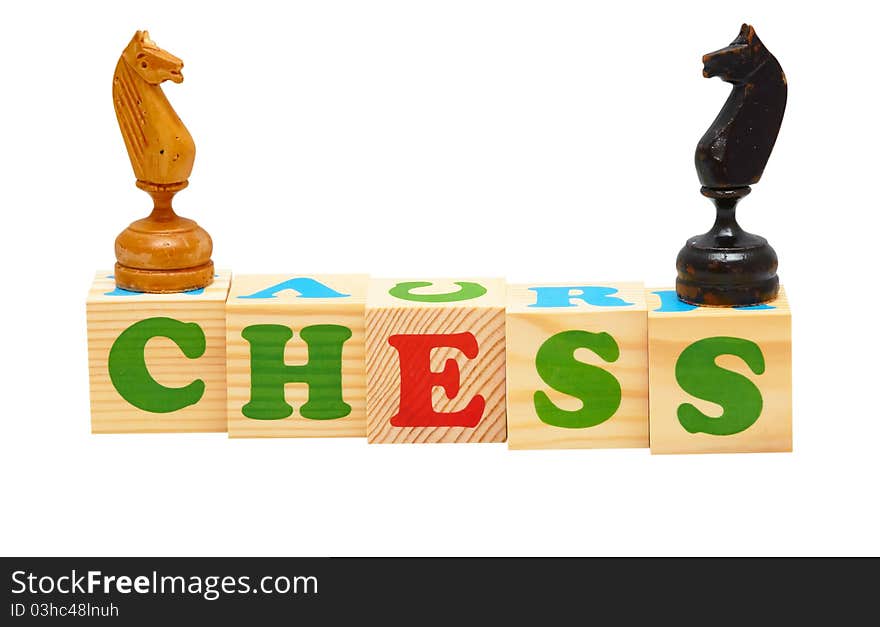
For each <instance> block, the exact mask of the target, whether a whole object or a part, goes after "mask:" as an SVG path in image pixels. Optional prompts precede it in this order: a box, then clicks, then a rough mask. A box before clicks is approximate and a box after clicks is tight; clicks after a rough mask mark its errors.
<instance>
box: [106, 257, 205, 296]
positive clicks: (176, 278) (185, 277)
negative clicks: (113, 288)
mask: <svg viewBox="0 0 880 627" xmlns="http://www.w3.org/2000/svg"><path fill="white" fill-rule="evenodd" d="M114 276H115V277H116V285H117V286H118V287H120V288H121V289H124V290H129V291H132V292H148V293H151V294H173V293H176V292H189V291H190V290H196V289H199V288H201V287H207V286H208V285H210V284H211V283H212V282H213V280H214V262H212V261H209V262H208V263H206V264H204V265H201V266H198V267H195V268H183V269H180V270H144V269H141V268H129V267H127V266H123V265H122V264H120V263H117V264H116V268H115V270H114Z"/></svg>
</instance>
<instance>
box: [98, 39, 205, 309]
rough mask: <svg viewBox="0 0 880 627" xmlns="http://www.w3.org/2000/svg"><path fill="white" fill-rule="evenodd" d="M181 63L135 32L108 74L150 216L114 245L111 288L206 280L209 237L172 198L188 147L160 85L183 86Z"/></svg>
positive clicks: (186, 285) (147, 288) (189, 158)
mask: <svg viewBox="0 0 880 627" xmlns="http://www.w3.org/2000/svg"><path fill="white" fill-rule="evenodd" d="M182 68H183V62H182V61H181V60H180V59H178V58H177V57H175V56H174V55H172V54H170V53H168V52H166V51H165V50H162V49H161V48H159V47H158V46H157V45H156V44H155V43H154V42H153V41H152V40H150V37H149V33H147V32H146V31H137V32H136V33H135V35H134V37H133V38H132V40H131V42H129V44H128V46H126V48H125V50H124V51H123V52H122V55H121V56H120V58H119V62H118V63H117V64H116V70H115V72H114V74H113V105H114V108H115V110H116V119H117V121H118V122H119V130H120V131H121V132H122V137H123V139H124V140H125V147H126V150H127V151H128V157H129V160H130V161H131V167H132V169H133V170H134V173H135V177H136V178H137V183H136V184H137V186H138V187H139V188H140V189H142V190H144V191H146V192H147V193H149V194H150V196H152V198H153V212H152V213H151V214H150V216H148V217H147V218H144V219H143V220H138V221H136V222H133V223H132V224H131V225H130V226H129V227H128V228H127V229H125V231H123V232H122V233H121V234H120V235H119V237H117V238H116V259H117V264H116V270H115V276H116V284H117V285H118V286H119V287H121V288H123V289H128V290H133V291H138V292H181V291H186V290H192V289H196V288H199V287H205V286H206V285H208V284H209V283H211V281H212V280H213V276H214V264H213V262H212V261H211V252H212V248H213V244H212V242H211V237H210V235H208V233H207V232H206V231H205V230H204V229H202V228H201V227H200V226H199V225H198V224H196V223H195V222H194V221H192V220H188V219H187V218H182V217H180V216H178V215H177V214H176V213H174V210H173V209H172V207H171V199H172V197H173V196H174V194H176V193H177V192H179V191H180V190H182V189H184V188H185V187H186V186H187V185H188V184H189V183H188V179H189V176H190V173H191V172H192V167H193V162H194V161H195V150H196V149H195V143H194V142H193V139H192V136H191V135H190V134H189V131H187V129H186V127H185V126H184V125H183V122H181V120H180V118H179V117H178V116H177V113H175V111H174V109H173V108H172V107H171V104H170V103H169V102H168V99H167V98H166V97H165V94H164V93H163V91H162V88H161V87H160V85H161V84H162V83H164V82H165V81H168V80H170V81H173V82H175V83H180V82H182V81H183V75H182V74H181V69H182Z"/></svg>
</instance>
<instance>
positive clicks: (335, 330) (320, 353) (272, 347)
mask: <svg viewBox="0 0 880 627" xmlns="http://www.w3.org/2000/svg"><path fill="white" fill-rule="evenodd" d="M241 336H242V337H243V338H244V339H246V340H247V341H248V342H250V345H251V400H250V402H249V403H248V404H247V405H245V406H244V407H242V408H241V413H243V414H244V415H245V416H247V417H248V418H254V419H256V420H280V419H282V418H287V417H288V416H290V415H291V414H292V413H293V407H291V406H290V405H289V404H288V403H287V401H286V400H285V399H284V385H285V384H287V383H305V384H307V385H308V386H309V400H308V401H307V402H306V403H303V406H302V407H300V408H299V413H300V414H301V415H302V417H303V418H310V419H312V420H333V419H334V418H345V417H346V416H348V415H349V414H350V413H351V405H349V404H348V403H346V402H345V401H343V400H342V345H343V344H345V341H346V340H347V339H348V338H350V337H351V329H349V328H348V327H343V326H339V325H336V324H318V325H313V326H310V327H305V328H304V329H303V330H302V331H301V332H300V337H301V338H302V339H303V341H304V342H305V343H306V344H307V345H308V347H309V360H308V362H307V363H306V364H304V365H301V366H288V365H287V364H285V363H284V347H285V345H286V344H287V341H288V340H289V339H290V338H292V337H293V331H292V330H291V329H290V328H289V327H286V326H283V325H278V324H255V325H252V326H249V327H247V328H245V329H244V330H243V331H242V332H241Z"/></svg>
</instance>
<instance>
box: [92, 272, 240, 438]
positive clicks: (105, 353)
mask: <svg viewBox="0 0 880 627" xmlns="http://www.w3.org/2000/svg"><path fill="white" fill-rule="evenodd" d="M229 280H230V273H229V272H219V273H218V274H217V276H216V277H215V278H214V282H213V283H211V285H209V286H208V287H206V288H203V289H200V290H195V291H192V292H184V293H178V294H141V293H136V292H126V291H124V290H119V289H117V288H116V285H115V283H114V280H113V278H112V273H111V272H110V271H103V272H98V273H97V274H96V276H95V279H94V281H93V283H92V286H91V289H90V290H89V294H88V298H87V300H86V318H87V324H88V348H89V389H90V395H91V408H92V432H93V433H163V432H188V431H226V334H225V311H224V309H225V303H226V293H227V292H228V290H229ZM163 333H167V334H168V335H162V334H163ZM172 338H176V339H172ZM199 382H201V383H199ZM169 388H177V389H169Z"/></svg>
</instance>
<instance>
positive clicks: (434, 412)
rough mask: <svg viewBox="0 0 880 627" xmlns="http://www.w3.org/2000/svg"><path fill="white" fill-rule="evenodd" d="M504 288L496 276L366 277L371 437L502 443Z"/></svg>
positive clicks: (368, 430) (379, 440)
mask: <svg viewBox="0 0 880 627" xmlns="http://www.w3.org/2000/svg"><path fill="white" fill-rule="evenodd" d="M424 284H427V285H424ZM505 291H506V286H505V283H504V281H503V280H502V279H415V280H412V281H410V280H407V279H399V280H397V279H372V280H371V281H370V287H369V294H368V297H367V310H366V333H367V423H368V424H367V437H368V440H369V441H370V442H503V441H504V440H505V438H506V436H507V425H506V419H505V401H504V391H505V388H504V301H505ZM392 292H393V293H392ZM401 292H406V294H407V296H406V297H405V298H403V297H399V296H395V294H401ZM443 294H457V295H455V296H449V297H448V298H450V299H453V298H454V299H458V298H463V297H465V296H466V297H467V298H466V299H463V300H446V301H445V302H443V299H444V297H443V296H440V295H443ZM410 298H417V299H421V300H419V301H413V300H408V299H410ZM426 300H428V301H438V302H425V301H426ZM419 356H421V357H422V358H421V359H419ZM402 384H403V389H402ZM404 395H405V398H406V400H404Z"/></svg>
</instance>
